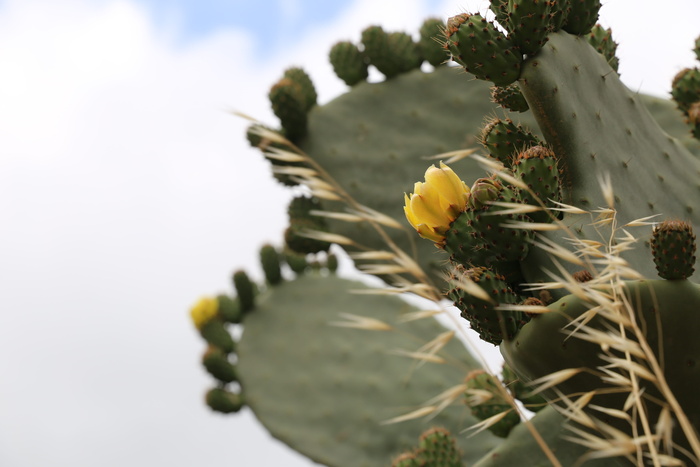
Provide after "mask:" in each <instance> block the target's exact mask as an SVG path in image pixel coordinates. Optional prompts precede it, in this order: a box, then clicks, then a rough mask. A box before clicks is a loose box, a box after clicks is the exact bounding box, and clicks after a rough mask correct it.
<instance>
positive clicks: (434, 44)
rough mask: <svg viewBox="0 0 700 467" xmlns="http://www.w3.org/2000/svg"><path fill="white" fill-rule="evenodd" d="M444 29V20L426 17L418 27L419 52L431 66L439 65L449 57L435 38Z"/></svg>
mask: <svg viewBox="0 0 700 467" xmlns="http://www.w3.org/2000/svg"><path fill="white" fill-rule="evenodd" d="M444 30H445V22H444V21H443V20H441V19H438V18H428V19H426V20H425V21H423V24H422V25H421V27H420V41H419V42H418V45H419V46H420V50H421V54H422V55H423V57H424V58H425V60H426V61H427V62H428V63H430V64H431V65H432V66H435V67H436V66H440V65H442V64H444V63H445V62H447V60H448V59H449V58H450V57H449V55H448V54H447V52H446V51H445V48H444V47H443V46H442V45H441V44H440V43H439V42H438V41H437V38H438V37H440V35H441V34H442V33H443V32H444Z"/></svg>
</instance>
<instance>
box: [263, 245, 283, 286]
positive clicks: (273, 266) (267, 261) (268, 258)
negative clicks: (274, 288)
mask: <svg viewBox="0 0 700 467" xmlns="http://www.w3.org/2000/svg"><path fill="white" fill-rule="evenodd" d="M260 263H261V264H262V268H263V272H264V273H265V279H267V282H268V283H269V284H270V285H277V284H279V283H280V282H282V270H281V269H280V255H279V253H278V252H277V250H276V249H275V247H273V246H272V245H264V246H263V247H262V248H261V249H260Z"/></svg>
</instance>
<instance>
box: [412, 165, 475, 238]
mask: <svg viewBox="0 0 700 467" xmlns="http://www.w3.org/2000/svg"><path fill="white" fill-rule="evenodd" d="M468 199H469V187H467V185H466V183H464V182H463V181H462V180H460V179H459V177H458V176H457V174H455V173H454V172H453V171H452V169H450V168H449V167H448V166H447V165H446V164H444V163H442V162H440V168H437V167H435V166H434V165H432V166H430V168H428V170H426V172H425V182H416V184H415V185H414V187H413V194H411V195H410V196H409V195H407V194H404V203H405V206H404V208H403V209H404V213H405V214H406V219H408V222H409V223H410V224H411V225H412V226H413V228H414V229H416V231H418V234H419V235H420V236H421V237H423V238H427V239H429V240H432V241H434V242H435V243H442V241H443V240H444V239H445V232H447V229H449V228H450V224H452V222H453V221H454V220H455V219H456V218H457V216H459V214H460V213H461V212H462V211H464V209H465V208H466V205H467V200H468Z"/></svg>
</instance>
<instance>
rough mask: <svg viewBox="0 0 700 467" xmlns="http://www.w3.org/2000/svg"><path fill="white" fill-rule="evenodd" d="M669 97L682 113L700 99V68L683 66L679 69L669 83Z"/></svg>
mask: <svg viewBox="0 0 700 467" xmlns="http://www.w3.org/2000/svg"><path fill="white" fill-rule="evenodd" d="M671 97H673V100H674V101H676V105H678V108H679V109H681V110H682V111H683V112H684V113H686V112H687V111H688V109H689V108H690V106H691V105H692V104H694V103H695V102H698V101H700V69H698V68H685V69H683V70H681V71H679V72H678V73H677V74H676V76H675V77H674V78H673V83H672V84H671Z"/></svg>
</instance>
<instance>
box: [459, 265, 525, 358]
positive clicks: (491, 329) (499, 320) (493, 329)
mask: <svg viewBox="0 0 700 467" xmlns="http://www.w3.org/2000/svg"><path fill="white" fill-rule="evenodd" d="M465 280H467V281H470V282H474V283H476V285H478V286H479V287H481V289H482V290H483V291H484V292H485V293H486V295H487V296H488V299H486V298H485V297H477V296H474V295H472V294H471V293H469V292H468V291H467V290H465V288H464V286H463V285H462V284H463V283H464V281H465ZM448 283H449V285H450V286H451V288H450V290H449V291H448V292H447V297H448V298H449V299H450V300H451V301H452V302H453V303H454V305H455V306H456V307H457V308H458V309H459V310H460V311H461V314H462V318H464V319H465V320H467V321H468V322H469V324H470V325H471V328H472V329H473V330H475V331H476V332H477V333H478V334H479V337H480V338H481V339H482V340H484V341H486V342H489V343H491V344H493V345H499V344H500V343H501V342H502V341H503V340H510V339H512V338H513V337H514V336H515V334H516V333H517V332H518V330H519V329H520V328H521V327H523V325H524V324H525V323H526V322H527V321H529V317H528V316H527V315H525V314H524V313H522V312H519V311H506V310H499V309H498V308H497V307H498V306H499V305H505V304H515V303H519V302H520V301H521V297H520V296H518V295H517V294H516V293H515V292H514V291H513V290H512V289H511V288H510V286H509V285H508V283H507V282H506V280H505V277H504V276H502V275H499V274H496V273H494V272H492V271H489V270H488V269H486V268H484V267H478V268H471V269H466V268H465V267H464V266H462V265H457V266H455V269H454V271H453V273H452V276H451V277H450V280H449V282H448Z"/></svg>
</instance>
